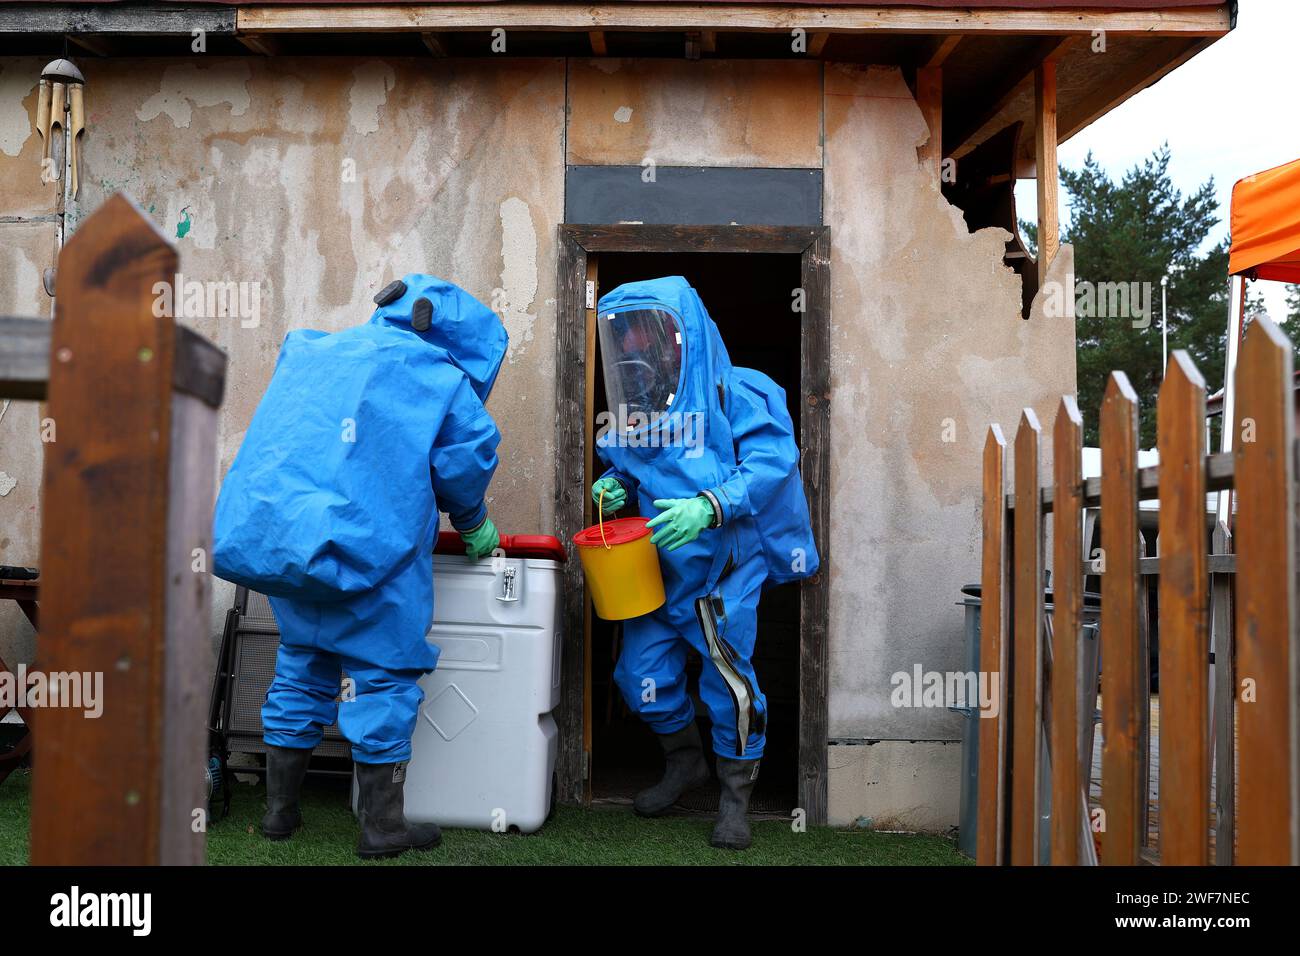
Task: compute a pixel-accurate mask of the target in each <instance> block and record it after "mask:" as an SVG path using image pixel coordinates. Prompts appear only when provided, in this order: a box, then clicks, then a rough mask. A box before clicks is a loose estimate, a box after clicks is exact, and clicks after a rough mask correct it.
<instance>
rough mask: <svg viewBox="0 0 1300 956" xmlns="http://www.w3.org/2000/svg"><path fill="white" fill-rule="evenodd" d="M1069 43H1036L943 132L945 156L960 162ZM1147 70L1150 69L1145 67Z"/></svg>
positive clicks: (1051, 40)
mask: <svg viewBox="0 0 1300 956" xmlns="http://www.w3.org/2000/svg"><path fill="white" fill-rule="evenodd" d="M1073 42H1074V37H1072V36H1071V37H1048V38H1047V39H1045V40H1043V41H1042V42H1041V43H1039V44H1038V45H1037V46H1036V47H1035V48H1034V52H1033V53H1032V54H1031V55H1030V56H1029V57H1027V58H1025V59H1024V60H1023V61H1021V62H1020V63H1019V64H1018V65H1017V68H1016V69H1015V70H1013V71H1011V72H1009V73H1007V74H1005V75H1004V76H1003V78H1002V81H1001V82H1000V83H998V84H997V85H995V86H994V87H993V93H992V95H991V96H990V97H989V98H988V99H987V100H986V101H985V102H984V103H983V104H982V106H980V107H979V108H978V111H977V112H974V113H968V114H967V115H966V116H965V117H964V118H962V119H961V120H959V121H958V122H956V123H954V124H953V129H952V130H951V132H948V133H945V135H944V140H945V142H944V147H945V149H946V150H947V153H948V155H949V156H953V157H956V158H958V159H960V158H961V157H962V156H964V155H966V153H969V152H970V151H971V149H973V148H974V147H973V146H972V145H971V142H970V141H971V139H972V138H974V136H975V135H976V134H977V133H978V132H979V131H980V130H982V129H983V128H984V127H985V126H986V125H987V124H988V123H989V121H990V120H992V119H993V118H994V117H995V116H997V115H998V114H999V113H1001V112H1002V111H1003V110H1004V109H1005V108H1006V106H1007V104H1008V103H1010V102H1011V100H1012V98H1013V97H1015V95H1016V93H1017V91H1019V89H1020V88H1021V87H1022V86H1024V85H1025V84H1027V83H1032V82H1033V79H1034V74H1035V73H1036V72H1037V71H1038V69H1039V67H1041V66H1042V65H1043V64H1045V63H1055V62H1056V61H1057V60H1059V59H1060V58H1061V56H1062V54H1064V53H1065V51H1066V49H1067V48H1068V47H1069V46H1070V44H1071V43H1073ZM1147 69H1148V70H1149V69H1150V65H1149V64H1148V65H1147Z"/></svg>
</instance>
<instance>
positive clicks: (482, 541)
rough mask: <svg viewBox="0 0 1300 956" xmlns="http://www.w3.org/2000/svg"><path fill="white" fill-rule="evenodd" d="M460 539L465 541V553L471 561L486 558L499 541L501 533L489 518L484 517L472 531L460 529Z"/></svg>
mask: <svg viewBox="0 0 1300 956" xmlns="http://www.w3.org/2000/svg"><path fill="white" fill-rule="evenodd" d="M460 539H461V540H462V541H464V542H465V554H466V555H468V556H469V559H470V560H471V561H477V560H478V559H479V558H486V557H487V556H488V555H489V554H491V553H492V552H493V551H494V550H496V547H497V545H499V544H500V543H501V535H499V534H498V533H497V526H496V525H494V524H493V523H492V519H491V518H484V519H483V523H482V524H481V525H479V526H478V527H477V528H475V529H474V530H473V531H462V532H461V533H460Z"/></svg>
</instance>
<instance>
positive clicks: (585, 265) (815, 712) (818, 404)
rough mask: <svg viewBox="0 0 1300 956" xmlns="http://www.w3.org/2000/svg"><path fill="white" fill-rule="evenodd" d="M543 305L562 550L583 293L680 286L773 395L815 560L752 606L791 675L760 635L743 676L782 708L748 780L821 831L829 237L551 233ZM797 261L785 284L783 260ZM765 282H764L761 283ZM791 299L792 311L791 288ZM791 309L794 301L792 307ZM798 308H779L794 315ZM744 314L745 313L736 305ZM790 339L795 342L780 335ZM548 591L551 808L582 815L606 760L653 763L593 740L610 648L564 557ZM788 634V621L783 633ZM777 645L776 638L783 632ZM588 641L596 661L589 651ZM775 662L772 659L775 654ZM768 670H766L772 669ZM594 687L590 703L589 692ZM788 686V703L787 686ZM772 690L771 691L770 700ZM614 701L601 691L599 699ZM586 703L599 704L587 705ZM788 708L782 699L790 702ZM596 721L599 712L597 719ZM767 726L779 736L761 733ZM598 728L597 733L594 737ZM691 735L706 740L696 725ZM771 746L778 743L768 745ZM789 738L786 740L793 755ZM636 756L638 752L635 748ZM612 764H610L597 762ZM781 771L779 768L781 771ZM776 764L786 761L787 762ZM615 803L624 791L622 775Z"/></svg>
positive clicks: (592, 300) (581, 457)
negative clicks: (765, 378)
mask: <svg viewBox="0 0 1300 956" xmlns="http://www.w3.org/2000/svg"><path fill="white" fill-rule="evenodd" d="M558 231H559V236H558V239H559V256H558V263H557V265H558V273H559V276H558V279H559V285H558V296H557V310H556V369H555V396H556V410H557V411H556V418H555V530H556V534H558V535H559V536H560V538H561V540H564V541H572V539H573V536H574V535H575V534H577V533H578V532H579V531H580V530H581V529H582V528H585V527H587V526H588V525H590V524H591V523H592V522H593V521H594V520H595V517H594V515H593V513H592V512H593V510H594V508H593V506H592V504H591V497H590V495H589V494H588V493H587V489H588V488H589V487H590V485H591V482H592V481H593V480H595V478H596V477H597V471H596V465H597V463H596V462H595V461H594V455H593V444H594V442H593V439H594V434H595V432H594V427H593V426H594V424H595V416H596V413H597V404H596V403H597V400H598V399H599V401H600V402H601V403H602V407H603V402H604V398H603V396H598V392H599V391H601V390H602V386H603V382H602V381H601V378H602V377H601V376H600V375H599V374H598V370H597V364H598V361H599V355H598V351H597V345H596V338H597V336H596V302H597V300H598V298H599V294H598V289H600V290H609V289H612V288H614V287H615V286H616V285H618V284H619V283H621V282H623V281H628V280H630V279H640V278H652V277H655V276H661V275H671V274H681V275H685V276H686V277H687V279H688V280H689V281H690V282H691V283H692V284H693V285H695V287H696V288H697V289H698V290H699V292H700V293H701V295H702V297H703V298H704V301H705V304H706V305H707V306H708V308H709V310H710V311H711V312H712V313H713V315H714V318H715V320H717V322H718V324H719V326H720V330H721V333H722V335H723V337H724V338H725V339H726V340H727V343H728V346H729V348H728V351H729V352H730V355H731V358H732V361H733V362H734V363H735V364H737V365H748V366H751V367H755V368H759V369H762V370H764V371H766V372H767V373H768V374H770V375H771V376H772V377H773V378H775V379H777V380H778V381H779V382H781V383H782V384H783V385H784V386H785V388H786V393H787V402H788V404H789V407H790V409H791V411H792V413H793V414H792V417H793V418H794V420H795V422H796V423H797V427H798V441H799V446H800V451H801V465H800V468H801V471H802V475H803V484H804V492H805V494H806V495H807V497H808V507H809V513H810V516H811V518H812V525H813V535H814V538H815V540H816V542H817V550H818V552H819V553H820V555H821V570H820V571H819V572H818V573H816V574H814V575H813V576H812V577H810V578H807V579H805V580H803V581H801V582H799V583H798V584H796V585H793V586H792V587H790V588H789V589H788V590H787V591H785V592H784V593H777V592H773V597H771V598H770V599H765V604H764V607H763V608H762V614H763V617H764V618H765V619H766V620H767V621H768V622H769V625H768V626H770V627H771V628H773V629H774V630H773V633H776V629H779V621H780V619H781V617H783V616H784V617H786V618H797V621H798V624H797V646H798V657H797V666H792V662H791V656H792V655H791V654H790V651H789V645H788V642H787V643H786V645H785V646H784V648H783V645H782V641H781V640H780V638H779V637H776V638H773V639H771V641H770V642H769V641H768V639H767V638H766V637H765V635H764V625H763V624H762V623H760V630H759V636H758V653H757V654H756V656H755V665H756V667H757V668H758V672H759V680H760V684H761V685H762V686H763V690H764V693H765V694H766V695H767V696H768V697H769V704H771V703H772V701H773V698H784V703H783V705H782V713H781V715H780V717H778V715H777V713H776V712H775V711H774V712H773V713H772V715H771V717H772V723H773V725H774V726H773V727H772V728H771V729H770V730H769V732H768V740H769V743H768V748H769V749H768V756H767V758H766V760H765V765H768V766H770V763H769V761H771V760H777V767H776V768H774V769H773V770H772V772H771V773H770V774H769V772H768V770H767V769H765V770H764V773H763V775H762V776H763V778H766V779H767V780H769V781H770V782H772V783H774V784H775V787H774V788H773V793H774V794H775V796H773V798H772V800H773V802H772V803H771V804H766V801H767V795H766V794H765V795H764V802H765V804H766V806H767V807H768V808H771V807H779V808H780V809H781V810H782V811H788V810H789V809H790V807H791V806H792V805H793V806H794V807H797V808H799V809H800V810H801V811H802V812H803V814H804V819H805V820H806V822H807V823H808V825H810V826H817V825H821V824H824V823H825V822H826V810H827V786H826V783H827V781H826V776H827V767H826V761H827V741H828V720H827V683H828V680H827V641H828V632H829V618H830V579H829V568H830V567H831V562H832V558H831V555H830V547H829V546H830V541H829V538H828V533H827V532H828V519H829V498H828V482H829V475H830V445H829V437H830V392H831V386H830V258H831V257H830V230H829V229H827V228H826V227H825V226H733V225H728V226H682V225H656V224H642V223H618V224H613V225H579V224H572V223H566V224H562V225H560V226H559V229H558ZM796 262H797V263H798V267H797V268H798V271H797V276H796V273H795V263H796ZM769 280H770V282H769ZM796 289H798V290H800V296H799V298H798V299H796V298H795V297H794V293H795V290H796ZM799 299H801V300H802V301H801V302H799ZM796 302H798V304H801V305H802V310H801V311H799V310H798V309H797V308H792V305H795V303H796ZM746 305H748V307H747V308H746ZM759 313H761V314H762V315H764V316H770V317H771V320H770V321H771V322H773V323H776V322H778V321H779V319H784V320H785V321H786V322H788V323H789V325H788V326H787V325H786V324H784V322H783V323H781V328H780V329H779V330H772V329H767V331H766V332H764V329H765V325H764V323H763V322H760V321H759V320H758V319H757V318H756V315H758V314H759ZM796 329H797V333H796ZM564 576H565V578H564V589H563V593H562V596H561V598H562V617H563V628H564V636H563V642H564V654H563V658H562V662H561V683H560V706H559V708H558V709H557V711H556V717H557V721H558V723H559V729H560V735H559V740H558V753H557V772H556V784H557V796H558V799H559V800H561V801H563V802H566V803H577V804H583V803H589V802H590V801H591V800H592V798H593V793H594V792H595V791H594V790H593V776H594V775H595V774H597V773H599V775H600V777H601V780H600V783H601V789H602V790H604V791H605V792H606V793H609V792H612V789H613V786H614V784H615V783H616V782H617V780H616V778H614V777H609V778H607V777H606V775H605V771H606V770H609V771H611V772H616V771H617V770H618V762H619V761H623V762H625V763H627V764H631V765H632V766H631V767H630V768H629V769H628V771H627V772H631V773H646V774H648V775H649V777H650V778H653V776H654V774H655V773H657V771H658V769H659V766H660V757H659V754H658V753H657V747H655V741H654V738H653V737H650V736H649V733H648V731H646V730H645V728H644V727H639V726H638V725H636V724H633V725H631V729H628V728H620V727H618V726H616V725H615V724H614V722H613V718H614V717H615V716H619V715H617V714H610V724H609V725H608V727H607V728H605V729H600V730H599V733H600V735H601V737H602V738H606V736H607V732H608V733H615V732H618V731H620V730H622V731H626V732H627V733H628V734H629V735H630V734H631V732H632V730H637V731H640V733H641V736H640V737H639V738H636V737H633V738H632V740H633V743H632V744H631V745H630V746H629V747H628V748H625V749H623V750H620V749H619V747H618V740H617V738H614V737H610V738H609V739H602V744H601V746H600V748H599V750H600V753H599V754H597V753H596V751H597V749H598V748H597V746H596V734H597V727H598V724H599V722H600V721H603V720H605V713H606V711H607V710H608V709H609V708H610V707H617V706H619V705H620V701H619V700H618V698H617V697H613V698H611V696H610V688H609V687H608V672H609V669H610V668H611V667H612V662H613V654H614V653H615V650H616V647H615V640H616V637H617V635H616V634H614V633H612V632H611V633H609V634H607V635H601V634H596V633H593V630H594V628H598V627H607V625H605V624H604V623H603V622H599V621H598V620H597V619H596V618H595V617H594V615H593V614H592V613H591V604H590V600H589V597H588V594H587V590H586V583H585V581H584V580H583V576H582V569H581V566H580V564H579V562H578V561H577V559H576V555H574V554H572V552H571V553H570V560H569V561H568V562H567V563H566V565H565V570H564ZM787 625H788V622H787ZM786 633H787V634H789V633H790V629H789V627H788V626H787V628H786ZM597 644H599V649H598V648H597ZM783 650H784V654H783ZM773 658H775V660H773ZM597 678H599V679H600V680H601V682H602V684H603V685H604V686H603V687H602V688H601V693H599V695H598V693H597V688H596V687H595V681H596V679H597ZM791 683H793V684H794V685H795V686H796V687H797V692H796V693H794V694H791V692H790V690H789V684H791ZM783 684H785V685H786V686H785V687H784V688H783V686H782V685H783ZM614 692H615V693H617V691H616V689H615V690H614ZM598 697H599V702H598V700H597V698H598ZM795 698H797V701H796V700H795ZM602 708H605V710H602ZM778 720H779V721H780V726H779V728H778V727H777V726H775V725H776V724H777V721H778ZM610 728H612V729H610ZM701 729H702V730H708V728H707V727H702V728H701ZM783 735H786V739H785V740H782V739H781V738H782V736H783ZM789 735H793V736H794V737H795V741H794V743H793V744H791V743H790V741H789ZM783 747H784V748H785V749H786V751H787V753H789V752H790V751H793V752H794V753H795V754H796V757H795V770H794V777H795V784H794V786H795V798H794V801H793V804H791V803H790V802H789V800H788V797H787V795H786V793H782V790H783V789H784V790H786V791H787V792H788V788H789V780H790V776H791V775H790V773H789V772H788V770H782V769H781V767H780V764H781V758H779V757H778V756H777V755H778V754H779V753H780V752H781V750H782V748H783ZM638 748H642V749H638ZM607 760H609V761H613V762H612V763H611V765H610V766H608V767H605V766H602V767H601V769H600V770H599V771H597V770H596V767H597V765H601V764H603V763H604V762H605V761H607ZM786 760H787V761H788V757H787V758H786ZM787 767H788V762H787ZM622 786H623V787H624V788H625V789H628V790H631V789H633V788H634V786H635V781H633V780H631V779H630V778H625V779H624V781H623V783H622Z"/></svg>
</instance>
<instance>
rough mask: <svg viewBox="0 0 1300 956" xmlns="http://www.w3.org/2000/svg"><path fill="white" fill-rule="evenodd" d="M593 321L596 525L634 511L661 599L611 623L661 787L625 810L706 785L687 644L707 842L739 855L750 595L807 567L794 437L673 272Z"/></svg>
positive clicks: (812, 563) (751, 745)
mask: <svg viewBox="0 0 1300 956" xmlns="http://www.w3.org/2000/svg"><path fill="white" fill-rule="evenodd" d="M596 322H597V330H598V334H599V337H600V349H601V358H602V362H603V366H604V379H605V391H606V396H607V398H608V400H609V408H610V412H611V417H610V421H612V422H613V423H614V424H613V426H612V427H607V428H605V429H603V430H602V431H601V433H600V434H599V435H598V437H597V441H596V447H597V454H598V455H599V456H600V458H601V460H602V462H603V463H604V464H605V465H607V466H608V471H606V472H605V473H604V474H603V475H602V476H601V477H600V478H599V479H597V481H596V482H595V483H594V484H593V486H592V488H591V494H592V500H593V501H594V502H597V503H600V502H602V501H603V505H601V504H598V506H600V507H602V511H603V513H606V514H612V513H613V512H615V511H617V510H619V509H621V508H623V507H624V506H625V505H626V504H627V503H628V502H634V503H635V505H636V507H637V509H638V510H639V512H640V514H642V515H643V516H646V517H649V518H650V521H649V522H648V526H649V527H651V528H653V529H654V533H653V537H652V538H651V541H652V542H653V543H654V544H655V545H657V546H658V547H659V549H660V551H659V563H660V567H661V570H662V573H663V578H664V589H665V594H666V596H667V600H666V602H665V604H664V605H663V606H662V607H660V608H659V609H658V610H657V611H654V612H653V613H651V614H648V615H645V616H643V617H638V618H633V619H632V620H629V621H626V622H625V623H624V625H623V647H622V652H621V654H620V655H619V660H618V664H617V665H616V667H615V672H614V677H615V681H616V682H617V684H618V686H619V689H620V690H621V691H622V694H623V697H624V699H625V700H626V701H627V704H628V707H629V708H631V709H632V710H633V711H634V712H636V713H637V714H638V715H639V716H640V717H641V719H642V720H644V721H645V722H646V723H647V724H648V725H649V726H650V729H651V730H653V731H654V732H655V733H656V734H658V736H659V742H660V744H661V746H662V749H663V752H664V756H665V768H664V775H663V779H662V780H660V781H659V783H657V784H655V785H654V786H652V787H650V788H649V789H647V790H644V791H642V792H641V793H639V794H637V796H636V799H635V801H634V808H635V810H636V812H637V813H639V814H641V815H643V816H659V815H662V814H664V813H667V812H668V811H669V809H670V808H671V807H672V806H673V804H674V803H676V801H677V800H678V798H679V797H681V795H682V794H683V793H685V792H687V791H689V790H692V789H694V788H696V787H699V786H701V785H702V784H704V783H706V782H707V781H708V780H709V768H708V764H707V762H706V760H705V757H704V750H703V745H702V743H701V741H700V734H699V730H698V729H697V727H696V723H695V708H694V705H693V703H692V699H691V697H690V696H689V695H688V693H687V687H686V673H685V670H686V656H687V651H688V649H689V648H691V647H694V648H695V649H696V650H697V651H698V652H699V653H700V655H701V656H702V658H703V661H704V669H703V671H702V673H701V675H700V681H699V693H700V697H701V699H702V700H703V702H704V705H705V707H706V708H707V709H708V715H709V718H710V720H711V722H712V725H713V751H714V753H715V754H716V755H717V760H716V765H717V773H718V779H719V782H720V783H721V787H722V793H721V800H720V804H719V809H718V819H717V823H716V825H715V826H714V829H713V833H712V835H711V838H710V842H711V843H712V844H713V845H714V846H716V847H723V848H729V849H744V848H745V847H747V846H749V844H750V828H749V823H748V820H747V819H746V813H747V812H748V808H749V798H750V794H751V792H752V790H753V787H754V783H755V781H756V780H757V779H758V770H759V763H760V760H761V758H762V756H763V746H764V742H765V731H766V726H767V701H766V699H765V698H764V696H763V693H762V691H761V690H760V689H759V686H758V680H757V677H756V676H755V673H754V667H753V663H752V660H753V654H754V641H755V637H756V633H755V632H756V626H757V615H758V603H759V597H760V593H761V591H762V588H763V586H764V584H765V583H768V582H784V581H792V580H796V579H799V578H803V577H807V576H808V575H811V574H813V573H814V572H816V570H817V567H818V563H819V558H818V554H817V549H816V546H815V544H814V542H813V535H812V524H811V521H810V519H809V513H808V502H807V498H806V497H805V495H804V490H803V483H802V481H801V479H800V475H799V449H798V446H797V444H796V442H795V435H794V425H793V423H792V421H791V418H790V414H789V412H788V410H787V408H786V400H785V393H784V391H783V390H782V389H781V388H780V386H778V385H777V384H776V383H775V382H773V381H772V380H771V379H770V378H768V377H767V376H766V375H764V374H762V373H761V372H757V371H754V370H753V369H746V368H738V367H735V366H733V365H732V364H731V360H730V358H729V357H728V355H727V349H726V346H725V345H724V344H723V342H722V337H721V335H719V333H718V328H717V326H716V325H715V324H714V322H713V320H712V319H711V318H710V317H709V314H708V312H707V311H706V310H705V308H704V303H703V302H702V301H701V300H700V297H699V295H698V294H697V293H696V291H695V290H694V289H693V288H691V286H690V285H689V284H688V283H687V282H686V280H685V279H684V278H682V277H681V276H672V277H668V278H662V279H653V280H649V281H644V282H632V283H628V284H625V285H621V286H619V287H618V288H617V289H614V290H613V291H612V292H610V293H608V294H607V295H605V296H603V297H602V298H601V299H600V302H599V304H598V311H597V317H596Z"/></svg>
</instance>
